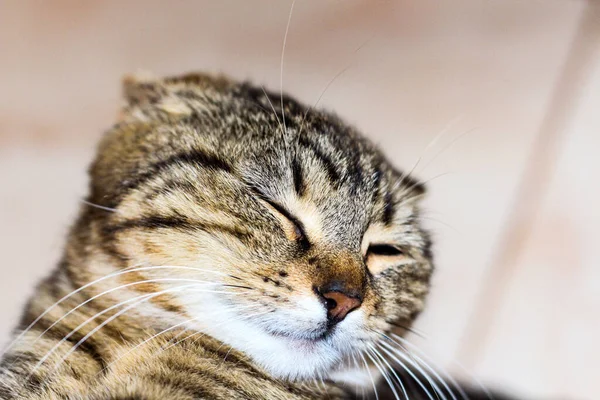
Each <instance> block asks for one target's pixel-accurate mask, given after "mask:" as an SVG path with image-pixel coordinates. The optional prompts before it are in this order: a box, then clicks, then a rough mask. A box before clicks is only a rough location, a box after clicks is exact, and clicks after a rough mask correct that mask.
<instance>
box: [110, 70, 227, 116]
mask: <svg viewBox="0 0 600 400" xmlns="http://www.w3.org/2000/svg"><path fill="white" fill-rule="evenodd" d="M232 86H233V84H232V83H231V81H230V80H229V79H227V78H225V77H223V76H217V77H214V76H211V75H207V74H199V73H197V74H187V75H182V76H176V77H169V78H163V79H158V78H155V77H153V76H152V75H150V74H147V73H142V74H136V75H128V76H126V77H125V78H124V79H123V95H124V98H125V101H126V105H125V108H124V109H123V111H122V115H121V120H129V119H135V120H143V121H148V120H152V119H157V118H158V119H165V118H166V119H168V120H170V119H172V118H181V117H185V116H189V115H191V114H192V113H194V112H196V113H203V112H207V111H209V110H210V109H215V107H216V104H218V102H219V99H222V98H223V96H224V95H225V94H226V93H227V92H228V91H229V90H230V89H231V88H232Z"/></svg>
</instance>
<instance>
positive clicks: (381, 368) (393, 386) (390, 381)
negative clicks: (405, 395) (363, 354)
mask: <svg viewBox="0 0 600 400" xmlns="http://www.w3.org/2000/svg"><path fill="white" fill-rule="evenodd" d="M370 353H371V351H369V350H367V357H369V359H370V360H371V361H372V362H373V365H375V367H376V368H377V369H378V370H379V372H381V376H383V379H385V381H386V382H387V384H388V386H389V387H390V389H392V393H393V394H394V398H395V399H396V400H400V396H399V395H398V392H397V391H396V387H395V386H396V385H394V383H393V382H392V380H391V379H390V378H389V376H388V374H387V371H385V370H384V368H383V366H382V365H380V364H379V363H378V362H377V360H376V358H375V357H373V356H371V354H370Z"/></svg>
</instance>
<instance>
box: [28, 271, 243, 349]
mask: <svg viewBox="0 0 600 400" xmlns="http://www.w3.org/2000/svg"><path fill="white" fill-rule="evenodd" d="M181 281H185V282H187V281H188V280H187V279H183V280H182V278H157V279H146V280H143V281H137V282H132V283H127V284H125V285H121V286H117V287H115V288H112V289H109V290H106V291H104V292H102V293H100V294H97V295H95V296H93V297H91V298H89V299H87V300H86V301H84V302H83V303H81V304H79V305H78V306H77V307H75V308H73V309H71V310H70V311H69V312H67V313H66V314H65V315H63V316H62V317H60V318H59V319H58V320H57V321H55V322H54V323H53V324H52V325H50V326H49V327H48V328H46V330H45V331H44V332H42V333H41V334H40V335H39V336H38V337H37V338H36V339H35V340H34V341H33V344H35V343H36V342H37V341H38V340H39V339H40V338H41V337H42V336H44V335H45V334H46V333H48V331H49V330H51V329H52V328H54V327H55V326H56V325H57V324H59V323H60V322H61V321H62V320H63V319H65V318H67V317H68V316H69V315H71V314H72V313H74V312H75V311H77V310H78V309H80V308H81V307H83V306H85V305H86V304H88V303H90V302H92V301H94V300H96V299H97V298H99V297H102V296H105V295H107V294H109V293H112V292H114V291H117V290H121V289H125V288H128V287H131V286H136V285H142V284H145V283H160V282H181ZM194 281H196V280H194ZM198 282H204V283H207V284H215V285H220V286H225V285H221V284H219V283H216V282H210V281H198ZM236 287H237V286H236Z"/></svg>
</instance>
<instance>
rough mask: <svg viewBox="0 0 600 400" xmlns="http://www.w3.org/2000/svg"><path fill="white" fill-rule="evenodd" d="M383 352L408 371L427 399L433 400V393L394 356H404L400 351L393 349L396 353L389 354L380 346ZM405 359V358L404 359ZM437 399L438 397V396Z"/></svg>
mask: <svg viewBox="0 0 600 400" xmlns="http://www.w3.org/2000/svg"><path fill="white" fill-rule="evenodd" d="M382 344H386V343H385V342H382ZM380 348H381V350H383V351H384V352H385V353H386V354H387V355H388V356H389V357H391V358H392V360H394V361H395V362H396V363H398V365H400V366H401V367H402V369H404V370H405V371H406V373H407V374H409V375H410V377H411V378H413V379H414V380H415V382H417V384H418V385H419V386H420V387H421V389H423V391H424V392H425V393H426V394H427V397H429V399H430V400H433V396H432V395H431V392H430V391H429V390H427V388H426V387H425V385H424V384H423V382H421V380H420V379H419V378H418V377H417V376H416V375H415V374H414V373H413V372H412V371H411V370H410V368H408V367H407V366H406V365H405V364H404V363H403V362H402V361H401V360H400V359H399V358H398V357H396V356H395V355H394V353H396V354H398V355H401V356H404V354H402V353H401V352H400V351H398V350H397V349H394V348H393V347H392V348H391V349H392V350H394V353H391V352H389V351H388V350H387V349H386V348H385V347H383V346H380ZM403 358H404V357H403ZM436 397H437V396H436Z"/></svg>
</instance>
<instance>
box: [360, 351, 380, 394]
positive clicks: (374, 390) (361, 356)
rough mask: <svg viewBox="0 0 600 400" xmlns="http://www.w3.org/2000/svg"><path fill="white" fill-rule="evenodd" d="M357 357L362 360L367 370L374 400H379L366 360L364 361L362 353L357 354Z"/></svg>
mask: <svg viewBox="0 0 600 400" xmlns="http://www.w3.org/2000/svg"><path fill="white" fill-rule="evenodd" d="M358 355H359V356H360V358H362V361H363V363H364V364H365V368H366V369H367V374H369V378H371V384H372V385H373V392H374V393H375V400H379V394H378V393H377V385H375V380H374V379H373V374H371V370H369V364H368V363H367V360H365V356H364V355H363V354H362V352H359V353H358Z"/></svg>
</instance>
